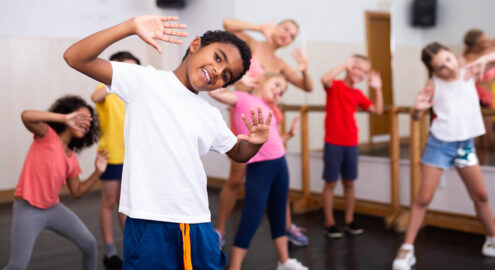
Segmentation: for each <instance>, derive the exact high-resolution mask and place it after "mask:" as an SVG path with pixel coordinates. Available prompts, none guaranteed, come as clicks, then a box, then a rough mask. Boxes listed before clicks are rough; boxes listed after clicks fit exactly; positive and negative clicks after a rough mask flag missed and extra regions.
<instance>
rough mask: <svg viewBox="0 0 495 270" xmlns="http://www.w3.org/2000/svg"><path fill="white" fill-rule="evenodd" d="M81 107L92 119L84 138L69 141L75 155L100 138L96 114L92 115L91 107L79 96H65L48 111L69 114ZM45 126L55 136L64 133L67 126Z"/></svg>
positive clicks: (50, 123)
mask: <svg viewBox="0 0 495 270" xmlns="http://www.w3.org/2000/svg"><path fill="white" fill-rule="evenodd" d="M81 107H86V108H88V110H89V112H90V114H91V118H93V121H91V125H90V127H89V131H88V133H86V135H84V137H82V138H80V139H78V138H73V139H72V140H71V141H70V143H69V148H70V149H71V150H72V151H74V152H76V153H78V152H80V151H81V150H83V149H84V148H87V147H90V146H91V145H93V144H94V143H95V142H96V141H97V140H98V138H99V137H100V129H99V127H98V119H97V118H96V114H95V113H94V110H93V107H91V106H89V105H88V103H86V101H84V99H82V98H81V97H80V96H72V95H67V96H63V97H61V98H59V99H57V100H56V101H55V102H54V103H53V104H52V106H51V107H50V109H49V111H50V112H54V113H61V114H69V113H72V112H74V111H76V110H78V109H79V108H81ZM47 124H48V125H49V126H50V127H51V128H53V130H55V132H56V133H57V134H60V133H62V132H64V130H65V129H66V128H67V126H66V125H64V124H63V123H54V122H48V123H47Z"/></svg>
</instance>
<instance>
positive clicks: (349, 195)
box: [321, 54, 383, 238]
mask: <svg viewBox="0 0 495 270" xmlns="http://www.w3.org/2000/svg"><path fill="white" fill-rule="evenodd" d="M370 70H371V63H370V61H369V59H368V58H367V57H366V56H363V55H358V54H354V55H352V56H351V57H350V58H349V59H348V60H347V61H346V62H345V63H343V64H342V65H340V66H338V67H337V68H335V69H333V70H331V71H329V72H328V73H327V74H325V75H324V76H323V77H322V78H321V82H322V83H323V87H324V88H325V91H326V92H327V106H326V117H325V151H324V162H325V166H324V171H323V179H324V180H325V185H324V187H323V209H324V213H325V235H326V236H327V237H330V238H340V237H342V232H341V231H340V230H339V229H338V228H337V226H336V225H335V219H334V217H333V191H334V189H335V186H336V184H337V180H338V179H339V175H340V174H341V175H342V182H343V184H344V199H345V224H346V226H345V230H346V231H347V232H348V233H350V234H352V235H359V234H362V233H363V232H364V231H363V229H362V228H360V227H359V226H358V225H357V224H356V223H355V222H354V180H356V178H357V166H358V127H357V125H356V120H355V119H354V114H355V112H356V110H357V107H358V106H359V107H361V108H362V109H363V110H366V111H369V112H371V113H374V114H381V113H382V110H383V99H382V81H381V78H380V74H379V73H378V72H376V71H373V70H371V71H370ZM344 71H345V72H346V74H345V77H344V79H343V80H338V79H335V77H336V76H337V75H339V74H340V73H342V72H344ZM368 73H369V78H368V85H369V86H370V87H371V88H372V89H373V90H374V91H375V97H376V98H375V99H376V102H375V104H373V102H372V101H371V100H369V99H368V98H367V97H366V96H365V95H364V94H363V93H361V91H360V90H359V89H356V88H354V85H355V84H356V83H359V82H362V81H363V80H364V79H365V78H366V77H367V76H368Z"/></svg>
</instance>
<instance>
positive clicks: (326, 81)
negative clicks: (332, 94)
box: [321, 56, 355, 89]
mask: <svg viewBox="0 0 495 270" xmlns="http://www.w3.org/2000/svg"><path fill="white" fill-rule="evenodd" d="M353 61H355V58H354V57H352V56H351V57H349V58H348V59H347V61H345V62H344V63H342V64H341V65H340V66H338V67H336V68H334V69H332V70H330V71H329V72H327V73H326V74H325V75H323V77H321V83H322V84H323V88H324V89H327V88H329V87H330V86H332V81H333V80H334V79H335V77H337V75H339V74H340V73H342V72H344V71H346V70H347V69H348V68H350V66H351V64H352V63H353Z"/></svg>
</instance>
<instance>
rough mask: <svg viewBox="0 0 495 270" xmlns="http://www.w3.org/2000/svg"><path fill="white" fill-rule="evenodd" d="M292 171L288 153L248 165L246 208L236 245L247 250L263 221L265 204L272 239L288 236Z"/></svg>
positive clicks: (235, 241) (236, 237)
mask: <svg viewBox="0 0 495 270" xmlns="http://www.w3.org/2000/svg"><path fill="white" fill-rule="evenodd" d="M288 193H289V171H288V169H287V161H286V160H285V156H283V157H281V158H278V159H274V160H268V161H261V162H256V163H251V164H248V165H247V168H246V184H245V198H244V208H243V209H242V217H241V222H240V224H239V228H238V229H237V234H236V236H235V240H234V246H236V247H240V248H244V249H247V248H249V244H250V242H251V239H252V238H253V235H254V233H255V232H256V229H258V226H259V224H260V222H261V218H262V217H263V212H264V211H265V207H266V210H267V214H268V220H269V221H270V230H271V233H272V239H275V238H278V237H281V236H285V234H286V231H285V214H286V210H287V195H288Z"/></svg>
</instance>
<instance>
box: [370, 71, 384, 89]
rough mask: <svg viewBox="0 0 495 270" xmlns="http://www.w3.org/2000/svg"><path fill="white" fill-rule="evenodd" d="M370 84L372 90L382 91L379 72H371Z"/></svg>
mask: <svg viewBox="0 0 495 270" xmlns="http://www.w3.org/2000/svg"><path fill="white" fill-rule="evenodd" d="M368 84H369V86H371V87H372V88H374V89H376V90H381V89H382V78H381V76H380V73H379V72H377V71H374V70H372V71H371V72H370V75H369V78H368Z"/></svg>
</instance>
